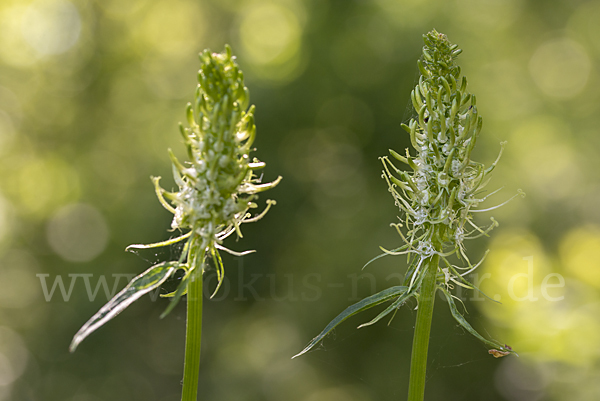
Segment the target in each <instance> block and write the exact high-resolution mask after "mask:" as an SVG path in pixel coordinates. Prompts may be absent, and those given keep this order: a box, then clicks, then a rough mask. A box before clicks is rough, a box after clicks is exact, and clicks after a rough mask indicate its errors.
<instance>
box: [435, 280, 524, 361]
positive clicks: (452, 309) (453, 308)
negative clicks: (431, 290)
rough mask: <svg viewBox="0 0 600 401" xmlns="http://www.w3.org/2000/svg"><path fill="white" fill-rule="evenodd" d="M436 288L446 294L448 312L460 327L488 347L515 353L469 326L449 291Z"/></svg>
mask: <svg viewBox="0 0 600 401" xmlns="http://www.w3.org/2000/svg"><path fill="white" fill-rule="evenodd" d="M438 288H439V289H440V290H442V291H443V292H444V295H445V296H446V299H447V300H448V305H449V306H450V313H452V316H453V317H454V319H456V321H457V322H458V323H459V324H460V325H461V326H462V327H464V328H465V330H467V331H468V332H469V333H471V334H472V335H473V336H475V337H477V338H478V339H479V340H481V341H482V342H484V343H485V344H487V345H489V346H490V347H494V348H498V349H499V350H501V351H505V352H511V353H513V354H515V355H516V352H515V351H513V350H512V348H509V347H506V346H504V345H502V344H500V343H499V342H496V341H493V340H488V339H487V338H485V337H483V336H482V335H481V334H479V333H478V332H477V331H476V330H475V329H474V328H473V326H471V325H470V324H469V322H467V321H466V320H465V317H464V316H463V315H461V314H460V312H459V311H458V308H457V307H456V304H455V303H454V300H453V299H452V295H450V293H448V291H446V289H445V288H443V287H438Z"/></svg>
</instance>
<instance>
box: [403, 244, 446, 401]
mask: <svg viewBox="0 0 600 401" xmlns="http://www.w3.org/2000/svg"><path fill="white" fill-rule="evenodd" d="M439 259H440V256H439V255H437V254H436V255H433V256H431V258H430V259H429V261H428V264H427V271H426V272H425V277H424V278H423V284H422V285H421V292H420V294H419V309H418V311H417V323H416V325H415V335H414V337H413V345H412V356H411V360H410V381H409V384H408V401H423V399H424V397H425V378H426V373H427V350H428V348H429V332H430V330H431V320H432V317H433V303H434V301H435V289H436V275H437V269H438V262H439Z"/></svg>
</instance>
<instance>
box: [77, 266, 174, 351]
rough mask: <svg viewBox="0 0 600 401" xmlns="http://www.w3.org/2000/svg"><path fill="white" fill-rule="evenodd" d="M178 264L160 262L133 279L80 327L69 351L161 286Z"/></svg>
mask: <svg viewBox="0 0 600 401" xmlns="http://www.w3.org/2000/svg"><path fill="white" fill-rule="evenodd" d="M178 265H179V263H178V262H163V263H159V264H157V265H154V266H152V267H151V268H149V269H148V270H146V271H145V272H144V273H142V274H140V275H139V276H137V277H135V278H134V279H133V280H131V282H130V283H129V284H127V286H126V287H125V288H124V289H123V290H122V291H121V292H119V293H118V294H117V295H115V296H114V297H113V298H112V299H111V300H110V301H108V303H106V305H104V306H103V307H102V308H100V310H99V311H98V313H96V314H95V315H94V316H92V318H91V319H90V320H88V321H87V322H86V323H85V324H84V325H83V326H82V327H81V328H80V329H79V331H78V332H77V334H75V336H74V337H73V341H72V342H71V346H70V347H69V351H71V352H75V349H76V348H77V346H78V345H79V344H80V343H81V342H82V341H83V340H84V339H85V338H86V337H87V336H89V335H90V334H91V333H93V332H94V331H95V330H96V329H98V328H99V327H101V326H102V325H104V323H106V322H108V321H109V320H111V319H112V318H113V317H115V316H117V315H118V314H119V313H121V312H122V311H123V310H124V309H125V308H127V307H128V306H129V305H131V304H132V303H133V302H134V301H136V300H137V299H138V298H140V297H141V296H142V295H144V294H146V293H148V292H150V291H152V290H153V289H155V288H157V287H159V286H160V285H161V284H162V283H164V282H165V280H166V279H167V278H169V276H171V274H173V273H174V272H175V270H177V267H178Z"/></svg>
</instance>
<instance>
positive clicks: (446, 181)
mask: <svg viewBox="0 0 600 401" xmlns="http://www.w3.org/2000/svg"><path fill="white" fill-rule="evenodd" d="M424 42H425V46H424V47H423V57H422V58H421V59H420V60H419V61H418V66H419V70H420V72H421V76H420V78H419V83H418V84H417V85H416V86H415V89H414V90H413V91H412V92H411V99H412V104H413V107H414V110H415V112H416V115H417V117H415V118H413V119H411V120H410V122H409V123H408V125H406V124H402V127H403V128H404V129H405V130H406V131H407V132H408V134H409V135H410V140H411V144H412V147H413V148H414V150H415V151H416V155H414V156H412V155H411V154H410V153H411V152H410V151H409V149H406V150H405V153H404V154H400V153H398V152H395V151H393V150H391V149H390V154H391V156H392V157H393V158H394V159H396V160H398V161H401V162H402V163H404V164H406V166H407V167H408V168H409V169H408V170H407V171H405V170H401V169H399V168H397V167H396V166H395V165H394V164H393V163H392V162H391V161H390V160H389V158H388V157H383V158H382V162H383V166H384V174H383V177H384V178H385V179H386V181H387V183H388V186H389V190H390V192H391V193H392V196H393V197H394V199H395V201H396V205H397V206H398V207H399V208H400V210H401V211H402V214H403V218H402V221H403V223H404V225H405V227H406V230H405V232H404V233H403V230H401V229H400V228H401V227H402V225H403V224H397V225H395V227H396V228H397V229H398V232H399V233H400V235H401V237H402V239H403V241H404V243H405V244H404V246H402V247H401V248H400V249H397V250H394V251H385V252H386V253H389V254H404V253H406V254H411V255H414V257H411V259H412V263H411V265H410V268H409V272H408V273H409V274H407V284H408V285H409V288H410V287H412V286H414V285H415V283H419V282H420V281H421V280H419V278H420V276H421V274H422V269H421V265H422V262H423V261H424V260H426V259H427V258H428V257H430V256H432V255H433V254H434V253H438V254H440V257H441V258H442V260H443V261H444V262H445V266H446V268H443V269H442V271H441V272H443V273H444V284H445V285H446V286H449V285H451V284H450V282H454V283H456V284H458V285H467V286H469V287H470V288H472V285H471V284H469V283H467V282H466V280H465V279H464V278H463V276H464V275H465V272H463V273H458V271H457V267H456V266H453V265H452V264H450V263H449V262H448V260H447V259H446V256H449V255H451V254H456V255H457V256H458V257H459V259H460V258H462V259H464V260H465V261H466V263H467V266H468V267H467V268H468V269H473V268H474V267H476V266H472V265H471V263H470V261H469V258H468V257H467V255H466V253H465V248H464V245H463V242H464V240H465V239H472V238H477V237H479V236H483V235H486V234H487V233H488V232H489V231H490V230H492V229H493V228H494V227H496V226H497V225H498V223H497V222H496V220H494V218H493V217H492V218H491V223H490V224H489V225H488V226H487V227H479V226H478V225H476V224H475V223H474V222H473V216H472V213H474V212H483V211H488V210H492V209H494V208H495V207H493V208H489V209H484V210H480V209H477V207H478V206H479V204H480V203H481V202H483V201H485V200H486V198H487V197H488V196H490V195H491V194H488V195H487V196H484V197H479V196H480V194H481V192H482V190H483V188H484V187H485V186H486V185H487V183H488V182H489V176H490V173H491V172H492V171H493V170H494V168H495V167H496V163H497V162H498V160H499V159H500V155H498V159H497V160H496V161H495V162H494V163H492V164H491V166H490V167H487V168H486V167H485V166H484V165H483V164H481V163H478V162H475V161H474V160H472V159H471V153H472V151H473V148H474V147H475V143H476V142H477V138H478V137H479V134H480V132H481V128H482V125H483V119H482V117H481V116H480V115H479V112H478V110H477V103H476V98H475V95H472V94H470V93H469V92H468V91H467V79H466V77H464V76H461V70H460V67H459V66H458V65H457V64H456V58H457V57H458V55H459V54H460V53H461V52H462V50H461V49H459V48H458V46H457V45H453V44H451V43H450V42H449V41H448V39H447V37H446V35H444V34H441V33H438V32H436V31H435V30H434V31H432V32H429V33H428V34H427V35H424ZM504 145H505V144H504V143H502V144H501V147H502V148H503V147H504ZM500 154H502V149H501V150H500ZM496 207H498V206H496ZM433 244H439V245H438V246H434V245H433ZM440 246H441V249H437V248H440Z"/></svg>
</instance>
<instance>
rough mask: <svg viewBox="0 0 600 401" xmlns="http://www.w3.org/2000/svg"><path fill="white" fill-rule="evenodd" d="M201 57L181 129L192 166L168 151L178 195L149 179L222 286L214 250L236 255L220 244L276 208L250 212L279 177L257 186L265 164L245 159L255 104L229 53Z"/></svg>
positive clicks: (253, 130)
mask: <svg viewBox="0 0 600 401" xmlns="http://www.w3.org/2000/svg"><path fill="white" fill-rule="evenodd" d="M200 59H201V61H202V66H201V68H200V71H199V73H198V81H199V85H198V89H197V91H196V100H195V105H192V104H188V106H187V120H188V124H189V128H184V127H183V125H180V129H181V133H182V135H183V140H184V143H185V145H186V148H187V154H188V157H189V159H190V162H189V163H187V164H186V165H183V164H182V163H180V162H179V161H178V160H177V158H175V156H174V155H173V153H172V152H170V151H169V153H170V156H171V160H172V162H173V176H174V177H175V182H176V183H177V185H178V186H179V191H178V192H167V191H165V190H164V189H162V188H161V187H160V186H159V184H158V181H159V178H153V181H154V184H155V186H156V192H157V195H158V197H159V199H160V201H161V203H162V204H163V206H164V207H165V208H166V209H168V210H170V211H171V212H172V213H173V214H174V217H173V222H172V223H171V226H172V228H173V229H183V230H191V231H190V233H189V235H191V236H192V238H193V241H194V244H195V246H197V247H198V248H199V249H201V250H204V251H205V252H206V253H207V255H208V254H211V255H212V257H213V259H214V262H215V264H216V266H217V274H218V279H219V280H218V281H219V285H220V283H221V282H222V280H223V275H222V273H223V271H222V264H221V262H220V258H219V256H218V250H219V249H220V250H225V251H228V252H232V253H234V254H237V252H233V251H230V250H228V249H226V248H224V247H223V246H221V241H222V240H223V239H225V238H226V237H228V236H229V235H231V234H232V233H234V232H236V233H237V234H238V236H240V237H241V236H242V233H241V231H240V225H241V224H242V223H248V222H252V221H256V220H258V219H260V218H261V217H262V216H263V215H264V214H265V213H266V212H267V211H268V209H269V208H270V206H271V205H273V204H275V201H272V200H268V201H267V208H266V209H265V211H263V212H262V213H261V214H259V215H258V216H254V217H252V216H251V214H250V213H248V211H249V210H250V209H253V208H256V207H257V205H256V203H254V202H253V201H254V200H255V199H256V198H257V195H256V194H257V193H259V192H262V191H265V190H268V189H270V188H273V187H275V186H276V185H277V184H278V183H279V181H280V180H281V177H278V178H277V179H276V180H275V181H273V182H270V183H266V184H261V183H260V179H259V178H258V177H257V176H255V174H254V171H256V170H258V169H261V168H263V167H264V166H265V163H262V162H260V161H258V160H257V159H256V158H254V159H253V160H252V161H251V160H250V157H249V153H250V151H251V150H252V144H253V143H254V138H255V134H256V127H255V125H254V106H252V107H250V109H248V101H249V93H248V88H246V87H245V86H244V76H243V73H242V72H241V71H240V69H239V68H238V66H237V64H236V63H235V58H234V57H232V55H231V49H230V48H229V47H226V49H225V52H224V53H220V54H219V53H210V52H209V51H204V52H203V53H202V54H201V55H200ZM169 202H170V203H171V204H172V205H171V204H169ZM217 289H218V287H217Z"/></svg>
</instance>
